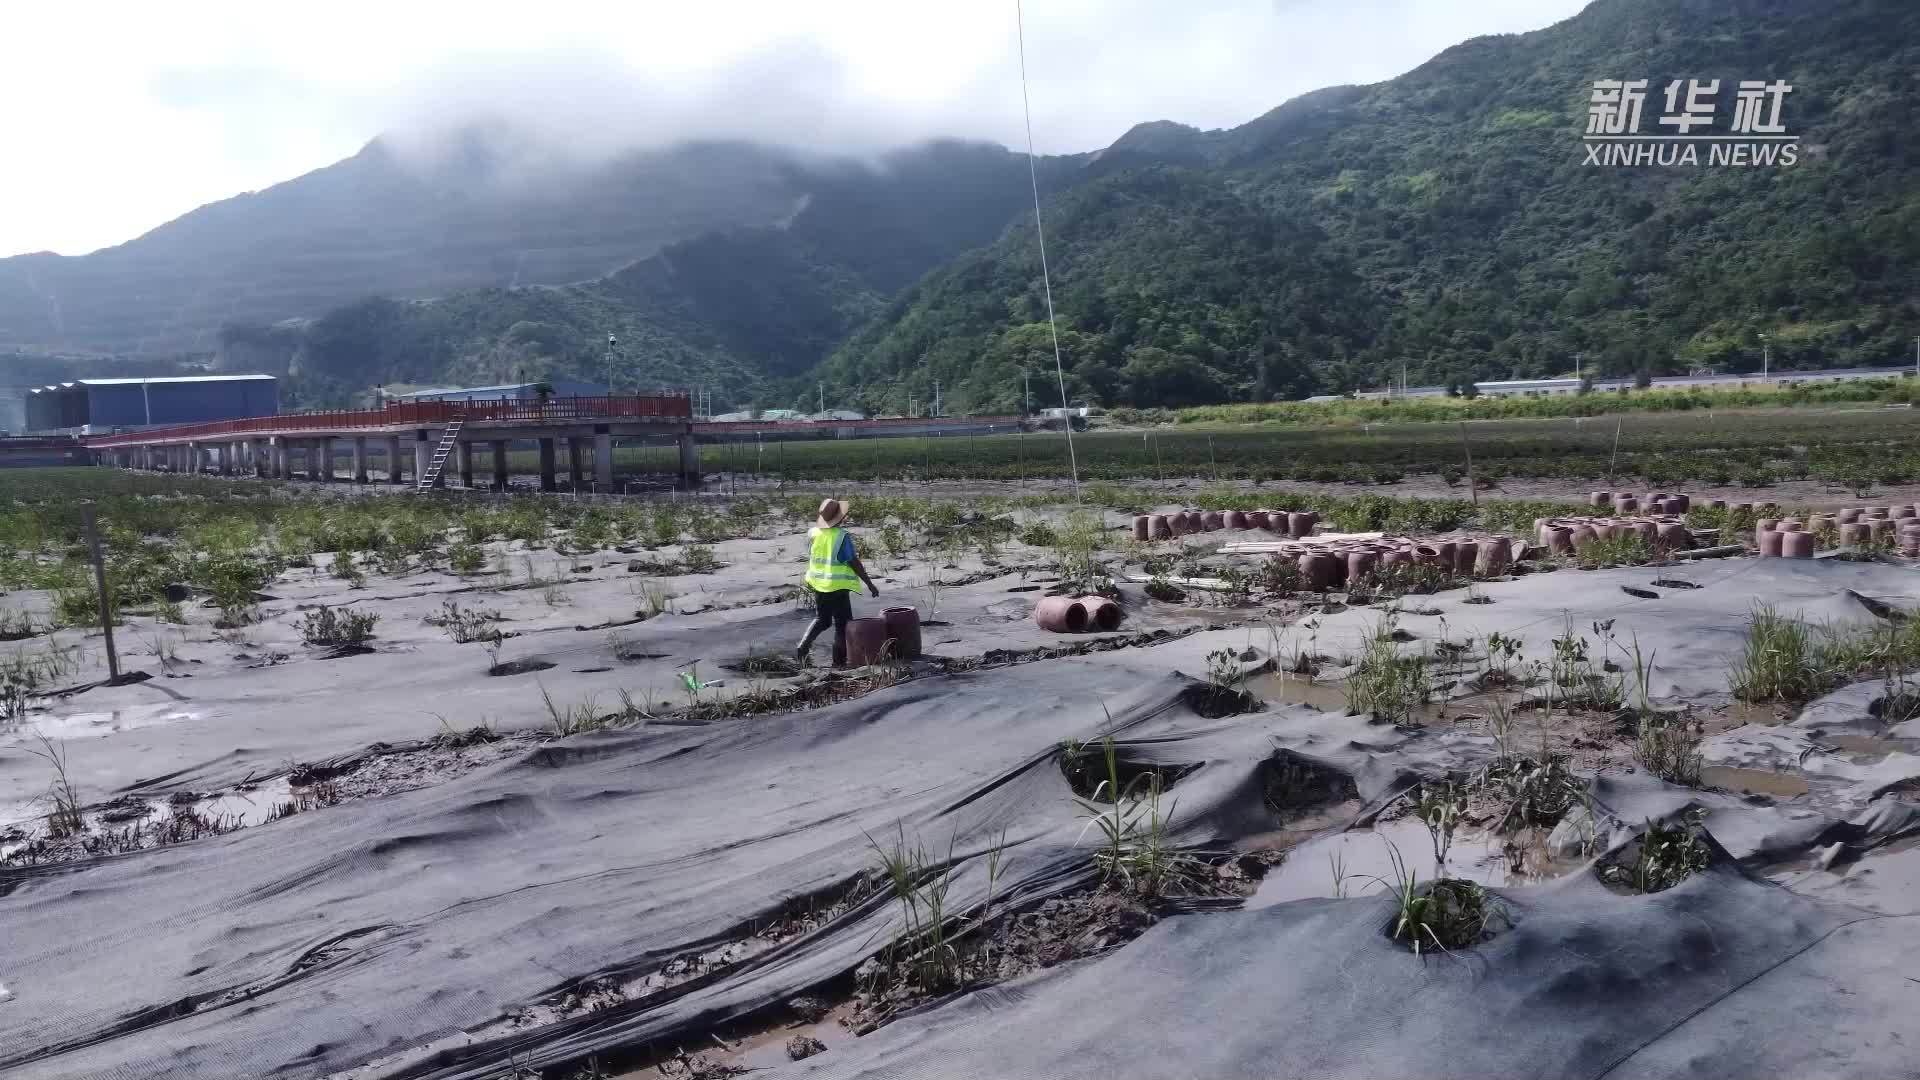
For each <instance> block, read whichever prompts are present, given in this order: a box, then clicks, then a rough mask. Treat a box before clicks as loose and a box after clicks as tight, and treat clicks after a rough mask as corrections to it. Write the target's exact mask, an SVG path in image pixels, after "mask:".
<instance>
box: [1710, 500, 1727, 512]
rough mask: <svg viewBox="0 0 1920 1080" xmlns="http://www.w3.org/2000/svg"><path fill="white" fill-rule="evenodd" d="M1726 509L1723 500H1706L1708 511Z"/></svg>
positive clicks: (1725, 503) (1725, 502) (1725, 501)
mask: <svg viewBox="0 0 1920 1080" xmlns="http://www.w3.org/2000/svg"><path fill="white" fill-rule="evenodd" d="M1726 508H1727V500H1725V499H1708V500H1707V509H1709V510H1725V509H1726Z"/></svg>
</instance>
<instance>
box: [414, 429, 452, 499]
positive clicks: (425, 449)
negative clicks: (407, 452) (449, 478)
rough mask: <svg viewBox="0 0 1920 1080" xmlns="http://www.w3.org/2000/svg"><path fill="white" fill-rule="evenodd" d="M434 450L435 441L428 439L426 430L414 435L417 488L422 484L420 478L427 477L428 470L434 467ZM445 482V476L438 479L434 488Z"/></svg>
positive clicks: (415, 481) (434, 483)
mask: <svg viewBox="0 0 1920 1080" xmlns="http://www.w3.org/2000/svg"><path fill="white" fill-rule="evenodd" d="M433 448H434V441H433V440H432V439H429V438H428V437H427V432H426V429H424V428H422V429H421V430H420V431H418V432H416V433H415V434H414V437H413V482H414V484H415V485H416V486H417V485H418V484H419V483H420V478H421V477H423V476H425V475H427V470H428V469H430V468H432V467H433ZM444 480H445V477H444V476H443V477H441V478H439V479H436V480H435V481H434V482H433V486H434V487H439V486H440V485H441V484H442V483H443V482H444Z"/></svg>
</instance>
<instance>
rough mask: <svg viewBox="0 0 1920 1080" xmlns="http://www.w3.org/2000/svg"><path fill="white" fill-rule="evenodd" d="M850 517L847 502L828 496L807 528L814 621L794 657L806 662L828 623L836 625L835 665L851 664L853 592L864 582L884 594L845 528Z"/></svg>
mask: <svg viewBox="0 0 1920 1080" xmlns="http://www.w3.org/2000/svg"><path fill="white" fill-rule="evenodd" d="M846 520H847V504H846V503H844V502H842V501H840V500H839V499H828V500H826V501H824V502H822V503H821V504H820V512H819V514H818V515H817V516H816V518H815V520H814V523H813V528H811V529H808V530H807V543H808V544H809V549H808V552H807V588H808V589H809V590H810V591H811V592H812V593H813V610H814V613H815V614H814V616H813V624H812V625H810V626H808V627H807V634H806V636H805V637H803V638H801V639H800V648H798V649H797V650H795V652H794V657H795V659H797V660H799V661H800V662H801V663H802V664H805V663H806V662H807V654H808V653H809V652H811V651H812V649H813V639H814V638H817V637H819V636H820V634H821V632H822V631H824V630H825V629H826V628H827V627H829V626H831V627H833V666H834V667H845V666H846V664H847V623H848V622H851V621H852V619H853V593H854V592H855V591H857V590H858V589H859V588H860V586H861V585H862V584H865V585H866V587H867V592H869V593H871V594H872V595H874V596H879V595H880V589H879V587H878V586H876V585H875V584H874V583H873V579H872V578H870V577H868V576H867V568H866V567H864V566H862V565H860V556H859V555H858V554H857V553H855V552H854V550H853V534H852V533H850V532H848V531H847V530H845V529H843V528H841V527H840V526H841V523H842V522H844V521H846Z"/></svg>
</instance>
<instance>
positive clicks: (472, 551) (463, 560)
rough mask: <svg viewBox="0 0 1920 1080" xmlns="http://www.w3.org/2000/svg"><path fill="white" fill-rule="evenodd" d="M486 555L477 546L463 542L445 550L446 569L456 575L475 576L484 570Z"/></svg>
mask: <svg viewBox="0 0 1920 1080" xmlns="http://www.w3.org/2000/svg"><path fill="white" fill-rule="evenodd" d="M486 566H487V555H486V552H484V551H482V550H480V546H479V545H478V544H469V543H466V542H464V541H462V542H460V543H457V544H454V545H453V546H451V547H449V548H448V549H447V568H448V569H450V570H452V571H453V572H454V573H456V574H460V575H463V576H464V575H467V574H477V573H479V572H480V571H482V570H484V569H486Z"/></svg>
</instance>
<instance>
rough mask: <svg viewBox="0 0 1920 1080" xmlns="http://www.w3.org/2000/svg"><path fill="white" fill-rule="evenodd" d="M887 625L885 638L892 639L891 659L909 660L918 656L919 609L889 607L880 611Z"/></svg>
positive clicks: (881, 619)
mask: <svg viewBox="0 0 1920 1080" xmlns="http://www.w3.org/2000/svg"><path fill="white" fill-rule="evenodd" d="M880 621H881V622H884V623H886V624H887V637H889V638H891V639H893V658H894V659H896V660H911V659H914V658H916V657H918V656H919V655H920V609H919V608H910V607H890V608H883V609H881V611H880Z"/></svg>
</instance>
